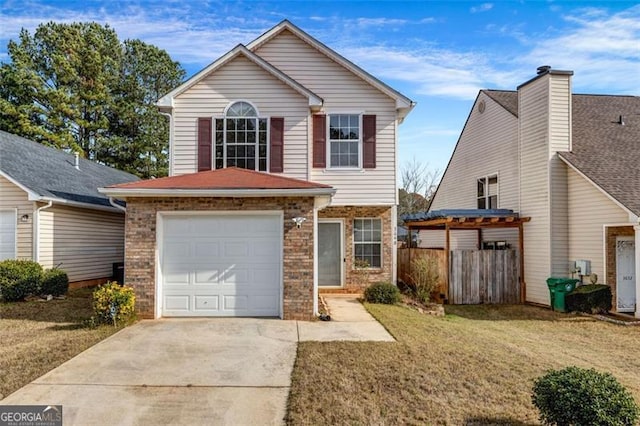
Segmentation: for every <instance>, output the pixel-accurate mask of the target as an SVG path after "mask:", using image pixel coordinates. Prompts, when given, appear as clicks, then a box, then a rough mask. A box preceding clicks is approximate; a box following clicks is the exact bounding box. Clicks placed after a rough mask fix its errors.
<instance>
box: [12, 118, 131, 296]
mask: <svg viewBox="0 0 640 426" xmlns="http://www.w3.org/2000/svg"><path fill="white" fill-rule="evenodd" d="M135 180H138V178H137V177H136V176H133V175H131V174H129V173H125V172H122V171H119V170H116V169H113V168H111V167H107V166H103V165H100V164H97V163H94V162H92V161H88V160H85V159H83V158H77V159H76V158H75V156H74V155H73V154H68V153H65V152H62V151H59V150H56V149H53V148H49V147H46V146H44V145H42V144H39V143H36V142H32V141H30V140H27V139H24V138H22V137H19V136H16V135H12V134H10V133H6V132H2V131H0V260H4V259H27V260H35V261H37V262H39V263H40V264H41V265H42V266H43V267H45V268H53V267H59V268H60V269H63V270H64V271H65V272H67V274H68V275H69V281H70V282H71V285H72V287H78V286H83V285H93V284H99V283H102V282H104V281H105V280H106V279H110V278H111V277H112V273H113V263H118V262H122V261H123V260H124V211H123V210H124V209H123V208H122V207H116V206H114V205H112V204H110V202H109V199H108V198H107V197H106V196H104V195H102V194H100V193H98V187H102V186H105V185H112V184H117V183H124V182H131V181H135Z"/></svg>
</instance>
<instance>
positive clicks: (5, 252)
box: [0, 210, 16, 260]
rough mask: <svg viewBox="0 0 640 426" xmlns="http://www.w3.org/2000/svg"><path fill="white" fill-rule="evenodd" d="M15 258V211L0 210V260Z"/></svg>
mask: <svg viewBox="0 0 640 426" xmlns="http://www.w3.org/2000/svg"><path fill="white" fill-rule="evenodd" d="M15 258H16V211H15V210H0V260H4V259H15Z"/></svg>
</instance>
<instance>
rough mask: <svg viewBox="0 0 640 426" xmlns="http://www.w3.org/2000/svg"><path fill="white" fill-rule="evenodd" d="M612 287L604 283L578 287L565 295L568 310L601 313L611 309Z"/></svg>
mask: <svg viewBox="0 0 640 426" xmlns="http://www.w3.org/2000/svg"><path fill="white" fill-rule="evenodd" d="M611 299H612V297H611V287H609V286H608V285H603V284H589V285H581V286H578V287H576V289H575V290H574V291H572V292H571V293H568V294H567V295H566V296H565V303H566V307H567V311H568V312H586V313H589V314H599V313H605V312H609V311H610V310H611Z"/></svg>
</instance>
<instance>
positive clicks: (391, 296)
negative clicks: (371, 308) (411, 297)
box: [364, 282, 400, 305]
mask: <svg viewBox="0 0 640 426" xmlns="http://www.w3.org/2000/svg"><path fill="white" fill-rule="evenodd" d="M364 300H366V301H367V302H369V303H383V304H385V305H393V304H395V303H398V302H399V301H400V290H398V287H396V286H395V285H393V284H391V283H384V282H381V283H375V284H371V285H370V286H369V287H367V288H366V289H365V290H364Z"/></svg>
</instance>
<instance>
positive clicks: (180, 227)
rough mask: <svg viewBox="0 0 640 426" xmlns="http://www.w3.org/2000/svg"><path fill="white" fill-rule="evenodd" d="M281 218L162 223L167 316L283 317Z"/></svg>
mask: <svg viewBox="0 0 640 426" xmlns="http://www.w3.org/2000/svg"><path fill="white" fill-rule="evenodd" d="M281 229H282V216H281V215H280V214H278V215H265V214H255V215H243V214H235V215H191V216H187V215H185V216H169V215H166V216H164V217H163V219H162V231H163V232H162V236H161V241H160V244H161V245H160V265H161V285H162V289H161V299H162V315H163V316H279V315H280V301H281V293H280V287H281V286H280V283H281V282H282V279H281V272H280V271H281V257H282V239H283V238H282V230H281Z"/></svg>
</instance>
